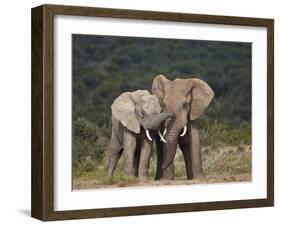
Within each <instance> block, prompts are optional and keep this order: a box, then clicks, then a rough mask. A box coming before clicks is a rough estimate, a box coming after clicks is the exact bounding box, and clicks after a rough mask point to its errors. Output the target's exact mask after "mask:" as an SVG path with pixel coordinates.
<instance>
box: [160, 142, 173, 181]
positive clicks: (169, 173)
mask: <svg viewBox="0 0 281 226" xmlns="http://www.w3.org/2000/svg"><path fill="white" fill-rule="evenodd" d="M167 151H168V150H167V145H163V154H164V155H163V156H164V158H165V153H166V152H167ZM174 177H175V173H174V163H173V162H172V163H171V164H170V165H169V166H168V167H167V168H165V169H164V168H162V177H161V179H163V180H173V179H174Z"/></svg>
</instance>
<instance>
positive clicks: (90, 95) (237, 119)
mask: <svg viewBox="0 0 281 226" xmlns="http://www.w3.org/2000/svg"><path fill="white" fill-rule="evenodd" d="M72 59H73V69H72V70H73V75H72V76H73V144H74V145H73V156H74V158H73V164H74V175H80V174H81V173H83V172H87V171H95V170H96V169H97V168H98V166H100V165H102V164H105V159H106V155H107V152H108V143H109V137H110V128H111V124H110V118H111V111H110V105H111V103H112V102H113V100H114V99H115V98H116V97H117V96H119V95H120V94H121V93H122V92H126V91H134V90H137V89H147V90H151V84H152V81H153V78H154V77H155V76H156V75H157V74H160V73H161V74H164V75H166V77H168V78H169V79H174V78H189V77H196V78H201V79H203V80H204V81H206V82H207V83H208V84H209V85H210V86H211V87H212V88H213V90H214V92H215V98H214V100H213V102H212V103H211V105H210V107H209V108H208V111H207V112H206V114H205V115H204V117H202V118H201V120H200V128H201V136H202V140H203V144H204V145H208V146H213V147H216V146H221V145H241V144H250V140H251V134H250V130H251V43H237V42H236V43H234V42H213V41H198V40H179V39H156V38H136V37H114V36H93V35H73V36H72Z"/></svg>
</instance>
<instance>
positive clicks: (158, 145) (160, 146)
mask: <svg viewBox="0 0 281 226" xmlns="http://www.w3.org/2000/svg"><path fill="white" fill-rule="evenodd" d="M155 141H156V151H157V168H156V176H155V180H160V178H161V177H162V173H163V172H162V165H163V143H162V142H161V141H160V137H159V135H158V134H157V135H156V136H155Z"/></svg>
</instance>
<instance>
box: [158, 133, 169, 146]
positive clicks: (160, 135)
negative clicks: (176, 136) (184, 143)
mask: <svg viewBox="0 0 281 226" xmlns="http://www.w3.org/2000/svg"><path fill="white" fill-rule="evenodd" d="M158 135H159V137H160V140H161V141H162V142H164V143H167V142H166V140H165V138H164V137H163V136H162V134H161V132H160V131H158Z"/></svg>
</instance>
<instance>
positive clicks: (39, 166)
mask: <svg viewBox="0 0 281 226" xmlns="http://www.w3.org/2000/svg"><path fill="white" fill-rule="evenodd" d="M55 15H71V16H87V17H105V18H125V19H140V20H154V21H174V22H189V23H205V24H218V25H240V26H255V27H265V28H266V29H267V198H264V199H249V200H235V201H217V202H200V203H178V204H169V205H153V206H135V207H121V208H99V209H77V210H69V211H55V210H54V139H53V133H54V113H53V112H54V16H55ZM31 51H32V191H31V192H32V200H31V215H32V217H34V218H37V219H40V220H43V221H50V220H65V219H82V218H98V217H114V216H128V215H142V214H163V213H175V212H187V211H206V210H220V209H235V208H250V207H265V206H273V205H274V20H273V19H261V18H246V17H230V16H211V15H199V14H184V13H167V12H152V11H137V10H123V9H109V8H91V7H77V6H61V5H42V6H39V7H35V8H33V9H32V49H31Z"/></svg>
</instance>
